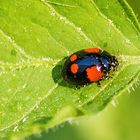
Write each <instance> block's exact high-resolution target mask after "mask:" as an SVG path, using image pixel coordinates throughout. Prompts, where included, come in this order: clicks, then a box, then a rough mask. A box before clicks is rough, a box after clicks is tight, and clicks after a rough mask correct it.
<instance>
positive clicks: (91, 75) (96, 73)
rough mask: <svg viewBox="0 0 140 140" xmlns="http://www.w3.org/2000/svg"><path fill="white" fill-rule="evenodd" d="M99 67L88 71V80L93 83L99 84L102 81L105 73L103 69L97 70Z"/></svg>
mask: <svg viewBox="0 0 140 140" xmlns="http://www.w3.org/2000/svg"><path fill="white" fill-rule="evenodd" d="M97 67H98V66H93V67H90V68H87V69H86V72H87V78H88V79H89V80H90V81H91V82H97V81H99V80H101V78H102V77H103V75H104V73H103V71H102V70H101V69H99V68H97Z"/></svg>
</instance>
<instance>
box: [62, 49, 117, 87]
mask: <svg viewBox="0 0 140 140" xmlns="http://www.w3.org/2000/svg"><path fill="white" fill-rule="evenodd" d="M117 65H118V61H117V59H116V57H115V56H113V55H111V54H109V53H108V52H107V51H104V50H101V49H99V48H88V49H84V50H80V51H78V52H76V53H74V54H72V55H71V56H70V57H69V58H68V59H67V60H66V62H65V64H64V67H63V70H62V76H63V78H64V79H65V80H66V81H68V82H70V83H72V84H76V85H86V84H90V83H92V82H97V83H99V81H101V80H102V79H103V78H107V77H108V76H109V72H110V70H111V69H114V68H115V67H116V66H117Z"/></svg>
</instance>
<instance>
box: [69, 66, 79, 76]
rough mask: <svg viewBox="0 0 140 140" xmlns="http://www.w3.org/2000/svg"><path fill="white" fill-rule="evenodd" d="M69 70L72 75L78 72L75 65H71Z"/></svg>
mask: <svg viewBox="0 0 140 140" xmlns="http://www.w3.org/2000/svg"><path fill="white" fill-rule="evenodd" d="M70 70H71V72H72V73H73V74H76V73H77V72H78V65H77V64H72V65H71V67H70Z"/></svg>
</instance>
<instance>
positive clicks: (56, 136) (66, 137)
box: [31, 0, 140, 140]
mask: <svg viewBox="0 0 140 140" xmlns="http://www.w3.org/2000/svg"><path fill="white" fill-rule="evenodd" d="M127 1H128V3H129V4H130V6H131V7H132V8H133V10H134V12H135V14H136V15H137V16H138V19H139V21H140V0H127ZM134 88H135V91H132V90H131V93H129V92H125V93H123V94H121V96H119V97H117V99H115V100H114V101H113V102H112V103H110V104H109V105H108V106H107V107H106V108H105V109H104V110H103V111H101V113H99V114H97V115H94V116H87V117H83V118H80V119H77V120H76V121H75V122H73V124H72V125H71V124H70V123H64V124H63V125H61V126H58V127H57V128H54V129H52V130H49V132H44V133H43V134H42V138H41V139H42V140H44V139H47V140H140V86H138V87H137V88H136V87H135V85H134ZM31 139H33V140H36V139H40V137H31Z"/></svg>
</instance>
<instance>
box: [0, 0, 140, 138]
mask: <svg viewBox="0 0 140 140" xmlns="http://www.w3.org/2000/svg"><path fill="white" fill-rule="evenodd" d="M89 47H100V48H102V49H104V50H106V51H108V52H110V53H111V54H114V55H115V56H116V57H117V58H118V60H119V67H118V70H117V71H115V72H112V73H111V76H112V78H110V79H109V80H102V82H101V87H98V86H97V85H96V84H94V83H93V84H91V85H89V86H85V87H83V88H80V89H75V88H74V87H73V86H71V85H69V84H68V83H67V82H66V81H64V80H63V79H62V76H61V69H62V66H63V63H64V58H65V57H66V56H68V55H70V54H72V53H73V52H75V51H78V50H81V49H83V48H89ZM139 73H140V27H139V24H138V22H137V20H136V18H135V15H134V13H133V11H132V10H131V8H130V7H129V6H128V4H127V3H126V2H125V1H123V0H118V1H117V0H103V1H100V0H84V1H83V0H65V1H62V0H57V1H56V0H49V1H48V0H30V1H29V0H20V1H18V0H12V1H5V0H1V1H0V96H1V100H0V115H1V117H0V136H1V137H7V136H11V135H13V136H15V135H16V134H18V136H19V138H21V137H22V136H23V137H24V136H27V135H30V134H33V133H38V132H39V131H41V129H44V128H50V127H53V126H55V125H57V124H59V123H61V122H62V121H64V120H67V119H69V118H73V117H78V116H80V115H84V114H89V113H97V112H99V111H100V110H102V109H103V108H104V107H105V106H106V105H107V103H109V101H111V100H112V99H113V97H114V96H115V95H118V94H119V93H120V92H122V91H125V90H126V89H129V88H130V87H131V86H132V84H133V83H135V82H137V80H138V76H139Z"/></svg>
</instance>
